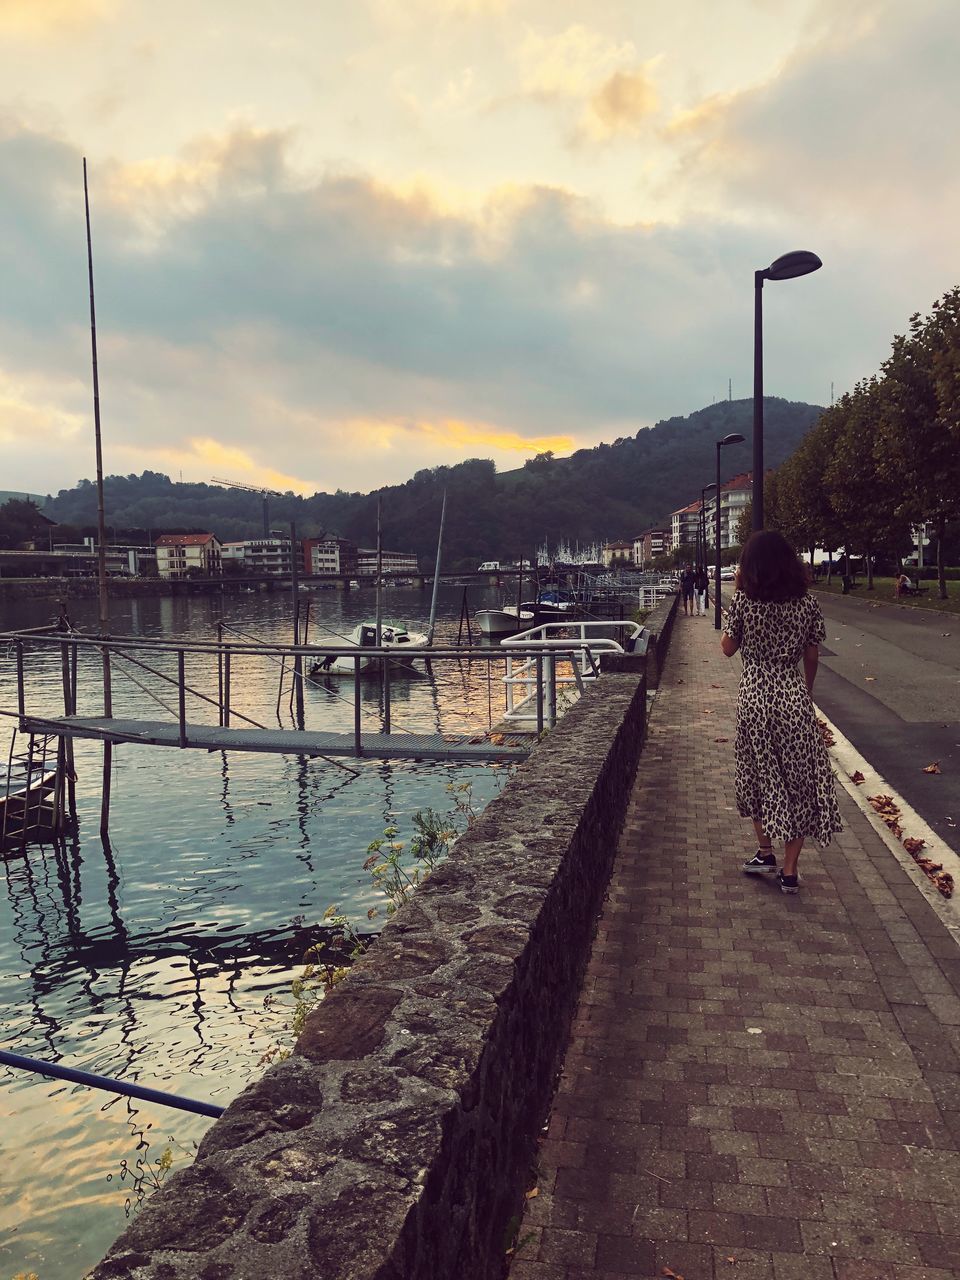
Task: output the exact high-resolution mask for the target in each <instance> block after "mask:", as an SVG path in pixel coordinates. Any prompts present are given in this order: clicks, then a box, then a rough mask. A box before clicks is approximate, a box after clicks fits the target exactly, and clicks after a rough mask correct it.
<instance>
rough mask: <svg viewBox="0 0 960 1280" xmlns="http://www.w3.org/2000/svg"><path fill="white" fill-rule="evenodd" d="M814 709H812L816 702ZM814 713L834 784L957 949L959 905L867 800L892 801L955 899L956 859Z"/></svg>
mask: <svg viewBox="0 0 960 1280" xmlns="http://www.w3.org/2000/svg"><path fill="white" fill-rule="evenodd" d="M814 705H815V706H816V702H815V703H814ZM816 710H817V715H818V717H819V718H820V719H821V720H822V721H823V722H824V724H826V726H827V727H828V729H829V730H830V733H831V734H832V735H833V739H834V745H833V746H831V747H830V748H828V753H829V755H830V756H831V758H832V759H833V761H834V764H835V765H836V768H835V770H834V772H835V774H836V778H837V781H838V782H839V783H840V785H841V786H842V787H843V789H844V791H845V792H846V793H847V795H849V796H850V797H851V798H852V799H853V802H854V803H855V804H856V806H857V808H858V809H859V810H860V811H861V813H863V814H864V816H865V817H866V819H867V821H868V822H869V823H870V825H871V827H873V829H874V830H875V831H876V832H877V834H878V835H879V836H880V838H881V839H882V840H883V842H884V844H885V845H886V846H887V848H888V849H889V850H890V852H891V853H892V854H893V856H894V857H895V858H896V860H897V861H898V862H899V863H900V865H901V866H902V867H903V869H904V870H905V871H906V872H907V874H908V876H909V878H910V880H911V881H912V883H913V884H914V885H915V887H916V888H917V889H918V890H919V891H920V893H921V894H922V895H923V897H924V898H925V899H926V900H927V902H928V903H929V905H930V906H931V907H932V908H933V910H934V911H935V912H936V913H937V915H938V916H939V918H940V920H941V921H942V923H943V924H944V926H945V927H946V929H947V930H948V932H949V933H950V934H951V936H952V937H953V939H954V941H955V942H956V943H957V945H958V946H960V902H958V900H957V897H956V896H954V897H953V898H944V897H943V895H942V894H941V893H939V892H938V891H937V889H935V888H934V886H933V885H932V884H931V883H930V881H929V879H928V878H927V877H926V876H925V875H924V873H923V872H922V871H921V870H920V868H919V867H918V866H917V864H916V863H915V862H914V860H913V858H912V857H911V856H910V854H909V853H907V851H906V849H905V848H904V847H903V845H902V844H901V843H900V841H899V840H898V839H897V838H896V836H894V834H893V833H892V832H891V831H890V830H889V829H888V827H887V825H886V823H884V822H883V821H882V820H881V819H880V816H879V815H878V814H877V813H876V812H874V810H873V808H872V807H871V806H870V805H869V804H868V803H867V796H868V795H877V794H878V793H881V794H884V795H889V796H890V797H891V798H892V800H893V801H894V803H895V804H896V805H897V807H898V808H899V809H900V812H901V815H902V817H901V821H902V825H903V829H904V833H905V834H906V835H908V836H914V837H916V838H918V839H921V840H923V842H924V846H925V848H924V854H925V856H928V857H931V858H933V860H934V861H935V862H941V863H943V869H944V870H945V871H949V872H950V874H951V875H952V876H953V879H954V884H955V886H956V888H955V890H954V893H955V895H956V894H957V893H960V855H958V854H957V853H956V851H955V850H954V849H952V848H951V847H950V845H948V844H947V843H946V841H945V840H944V839H943V837H942V836H939V835H937V833H936V832H935V831H934V830H933V828H932V827H930V826H929V825H928V824H927V823H926V822H925V821H924V820H923V818H921V817H920V815H919V813H917V811H916V809H914V808H913V807H912V805H910V804H908V803H907V801H906V800H904V798H903V796H901V795H900V794H899V793H898V792H896V791H895V790H894V789H893V788H892V787H891V786H890V784H889V783H888V782H887V781H886V779H885V778H883V777H882V776H881V775H880V774H879V773H878V772H877V770H876V769H875V768H874V767H873V765H872V764H871V763H870V761H869V760H867V759H866V758H865V757H864V756H862V755H861V754H860V752H859V751H858V750H857V749H856V747H855V746H854V745H853V743H852V742H851V741H850V740H849V738H847V737H845V736H844V734H843V733H841V731H840V730H839V729H838V728H837V726H836V725H835V724H834V723H833V721H832V720H830V719H828V717H827V716H826V715H825V714H824V712H823V709H822V708H821V707H819V706H817V707H816ZM857 771H859V772H860V773H862V774H863V775H864V781H863V782H861V783H860V784H859V785H858V784H857V783H855V782H852V781H851V779H850V775H851V774H852V773H856V772H857Z"/></svg>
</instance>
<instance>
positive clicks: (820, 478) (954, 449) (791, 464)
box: [738, 286, 960, 600]
mask: <svg viewBox="0 0 960 1280" xmlns="http://www.w3.org/2000/svg"><path fill="white" fill-rule="evenodd" d="M764 517H765V518H764V524H765V525H766V526H767V527H768V528H776V529H780V530H781V532H783V533H784V535H785V536H786V537H787V538H789V539H790V541H791V542H792V543H793V544H794V546H796V547H798V548H801V549H803V550H804V551H809V552H810V554H811V559H812V554H813V550H814V548H817V547H819V548H822V549H823V550H824V551H828V552H833V551H837V550H838V549H840V548H841V547H842V548H844V549H845V551H846V552H847V553H848V554H853V555H857V556H863V557H864V561H865V564H866V570H867V586H868V588H872V586H873V564H874V561H875V559H878V558H879V559H882V560H887V561H891V562H893V563H894V564H895V565H896V566H898V567H899V565H900V564H901V561H902V557H903V555H904V554H905V553H906V552H907V550H908V548H909V547H910V546H911V545H912V535H911V527H912V526H917V525H922V524H932V526H933V530H934V534H935V537H936V563H937V581H938V586H939V594H940V598H941V599H943V600H945V599H946V598H947V587H946V577H945V572H944V570H945V548H946V546H947V544H948V541H949V540H950V539H951V538H952V537H954V536H955V535H956V529H955V528H953V527H952V523H951V522H955V521H957V520H958V519H960V286H956V287H954V288H953V289H951V290H949V291H948V292H947V293H945V294H944V295H943V297H942V298H940V299H938V301H937V302H935V303H934V304H933V308H932V310H931V312H930V314H929V315H927V316H921V315H920V314H919V313H917V314H916V315H914V316H912V317H911V319H910V324H909V331H908V332H907V333H906V334H898V335H896V336H895V337H894V339H893V343H892V349H891V353H890V355H889V356H888V357H887V359H886V360H885V361H884V362H883V364H882V365H881V367H880V369H879V371H878V372H877V373H875V374H873V375H872V376H870V377H868V378H864V379H862V380H861V381H860V382H858V383H857V384H856V386H855V387H854V388H853V390H852V391H850V392H848V393H846V394H845V395H843V396H841V397H840V399H839V400H837V402H836V403H835V404H833V405H831V406H830V408H828V409H824V410H823V412H822V413H821V414H820V417H819V419H818V420H817V422H816V423H815V424H814V426H813V427H812V428H811V429H810V431H808V433H807V434H806V435H805V436H804V438H803V440H802V441H801V443H800V445H799V447H798V448H797V449H796V451H795V452H794V453H793V454H792V455H791V457H790V458H788V459H787V461H786V462H784V463H783V464H782V465H781V466H780V467H779V468H778V469H777V470H776V471H773V472H770V473H769V474H768V475H767V476H766V478H765V483H764ZM749 529H750V510H749V508H748V509H747V511H746V512H745V513H744V517H743V520H742V522H741V527H740V529H739V531H738V532H739V534H740V536H741V538H742V537H745V536H746V535H747V534H748V532H749Z"/></svg>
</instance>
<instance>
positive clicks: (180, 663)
mask: <svg viewBox="0 0 960 1280" xmlns="http://www.w3.org/2000/svg"><path fill="white" fill-rule="evenodd" d="M177 697H178V700H179V717H180V746H181V747H185V746H186V745H187V689H186V683H185V679H184V657H183V650H182V649H178V650H177Z"/></svg>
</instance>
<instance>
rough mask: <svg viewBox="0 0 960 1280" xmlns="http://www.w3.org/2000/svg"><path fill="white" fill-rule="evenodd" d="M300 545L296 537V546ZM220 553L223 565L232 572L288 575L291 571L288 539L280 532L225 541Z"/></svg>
mask: <svg viewBox="0 0 960 1280" xmlns="http://www.w3.org/2000/svg"><path fill="white" fill-rule="evenodd" d="M300 545H301V543H300V539H299V538H298V539H297V547H298V548H299V547H300ZM221 554H222V559H223V564H224V567H225V568H227V569H228V570H229V571H231V572H234V573H238V572H239V573H250V574H257V575H259V576H264V575H266V576H270V575H273V576H275V577H289V575H290V574H291V573H292V572H293V557H292V555H291V552H290V539H289V538H285V537H283V535H282V534H280V533H276V532H275V533H272V534H271V535H270V536H269V537H268V538H245V539H243V541H240V542H225V543H224V544H223V551H222V553H221Z"/></svg>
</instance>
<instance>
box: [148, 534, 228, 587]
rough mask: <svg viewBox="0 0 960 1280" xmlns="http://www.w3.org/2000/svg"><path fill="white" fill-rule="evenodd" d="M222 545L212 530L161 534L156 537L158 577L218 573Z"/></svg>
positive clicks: (205, 576)
mask: <svg viewBox="0 0 960 1280" xmlns="http://www.w3.org/2000/svg"><path fill="white" fill-rule="evenodd" d="M222 545H223V544H222V543H221V541H220V539H219V538H218V537H217V536H216V534H214V533H165V534H163V535H162V536H161V537H159V538H158V539H157V544H156V551H157V573H158V574H159V575H160V577H161V578H189V577H192V576H198V577H202V578H208V577H211V576H213V575H215V574H218V573H220V571H221V557H220V549H221V547H222Z"/></svg>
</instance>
